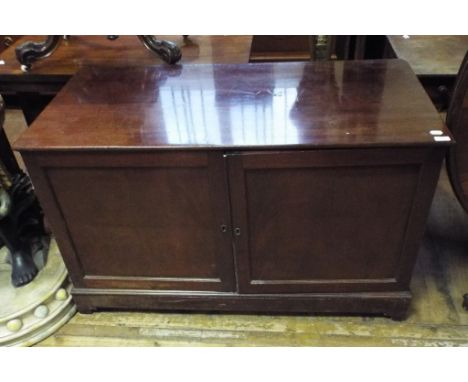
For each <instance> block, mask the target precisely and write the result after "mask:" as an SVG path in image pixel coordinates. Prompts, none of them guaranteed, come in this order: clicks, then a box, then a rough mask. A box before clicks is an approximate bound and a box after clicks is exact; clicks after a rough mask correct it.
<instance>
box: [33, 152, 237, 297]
mask: <svg viewBox="0 0 468 382" xmlns="http://www.w3.org/2000/svg"><path fill="white" fill-rule="evenodd" d="M26 161H27V163H28V167H29V168H30V170H31V173H32V176H33V181H34V182H35V184H36V185H37V189H38V191H39V192H40V194H39V197H40V198H41V202H42V203H43V204H44V208H45V212H46V215H47V216H48V218H49V219H50V220H51V223H52V226H53V228H54V233H55V235H56V236H57V240H58V244H59V246H60V248H61V250H62V252H64V258H65V260H66V262H67V265H68V267H69V268H70V270H71V272H70V273H71V275H72V278H73V282H74V283H75V286H78V287H82V288H83V287H84V288H117V289H153V290H154V289H161V290H194V291H197V290H201V291H204V290H214V291H231V290H233V288H234V270H233V256H232V238H231V235H230V233H229V227H228V226H229V221H230V217H229V201H228V192H227V180H226V169H225V161H224V159H223V157H222V154H217V153H213V154H209V153H187V152H185V153H184V152H169V153H168V152H159V153H154V152H149V153H141V152H134V153H105V152H103V153H95V154H93V153H90V152H88V153H81V154H80V153H77V154H47V155H44V156H40V157H34V158H31V159H29V157H28V156H26ZM52 195H53V196H54V197H52ZM224 225H226V226H227V228H224Z"/></svg>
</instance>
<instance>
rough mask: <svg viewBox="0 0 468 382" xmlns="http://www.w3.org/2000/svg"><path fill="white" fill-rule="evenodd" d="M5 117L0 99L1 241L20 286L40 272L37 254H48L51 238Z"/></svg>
mask: <svg viewBox="0 0 468 382" xmlns="http://www.w3.org/2000/svg"><path fill="white" fill-rule="evenodd" d="M3 115H4V114H3V102H2V99H1V97H0V240H1V242H2V244H3V245H5V246H6V247H7V248H8V250H9V252H10V263H11V266H12V273H11V281H12V284H13V286H15V287H19V286H22V285H25V284H27V283H29V282H31V281H32V280H33V279H34V277H35V276H36V274H37V273H38V268H37V266H36V264H35V262H34V255H35V254H37V253H39V252H40V251H42V253H43V254H44V253H46V252H47V242H48V240H47V237H48V235H47V233H46V230H45V227H44V216H43V212H42V209H41V207H40V205H39V201H38V200H37V197H36V194H35V193H34V190H33V187H32V184H31V180H30V179H29V177H28V176H27V175H26V174H25V173H24V172H23V171H22V170H21V169H20V168H19V166H18V164H17V162H16V160H15V157H14V154H13V152H12V150H11V147H10V144H9V142H8V139H7V137H6V135H5V132H4V130H3V119H4V117H3Z"/></svg>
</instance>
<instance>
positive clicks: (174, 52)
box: [138, 35, 182, 65]
mask: <svg viewBox="0 0 468 382" xmlns="http://www.w3.org/2000/svg"><path fill="white" fill-rule="evenodd" d="M138 38H139V39H140V41H141V42H142V44H143V45H144V46H145V48H147V49H148V50H150V51H152V52H154V53H156V54H157V55H158V56H159V57H161V58H162V59H163V60H164V61H165V62H167V63H168V64H171V65H172V64H175V63H177V62H178V61H180V59H181V58H182V53H181V52H180V49H179V47H178V46H177V45H176V44H174V43H173V42H170V41H166V40H158V39H157V38H156V37H155V36H149V35H145V36H138Z"/></svg>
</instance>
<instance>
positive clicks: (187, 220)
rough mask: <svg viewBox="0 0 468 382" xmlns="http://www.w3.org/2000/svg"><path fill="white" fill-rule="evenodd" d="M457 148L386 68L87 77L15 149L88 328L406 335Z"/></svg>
mask: <svg viewBox="0 0 468 382" xmlns="http://www.w3.org/2000/svg"><path fill="white" fill-rule="evenodd" d="M431 131H432V133H434V131H436V133H437V134H442V135H439V136H437V138H434V136H433V134H431ZM450 144H451V141H450V137H449V133H448V131H447V130H446V128H445V126H444V124H443V123H442V121H441V120H440V118H439V116H438V115H437V113H436V111H435V110H434V108H433V106H432V104H431V103H430V100H429V98H428V97H427V95H426V94H425V93H424V90H423V89H422V87H421V86H420V84H419V82H418V80H417V78H416V77H415V76H414V74H413V73H412V71H411V69H410V67H409V66H408V65H407V64H406V63H405V62H403V61H400V60H379V61H347V62H338V61H337V62H318V63H281V64H280V63H276V64H250V65H232V64H231V65H184V66H182V67H181V68H177V67H168V66H159V67H158V66H156V67H155V66H147V67H144V66H139V67H123V68H109V67H98V66H93V67H89V68H84V69H82V70H81V71H79V72H78V73H77V74H76V76H74V78H73V79H71V80H70V81H69V82H68V84H67V85H66V86H65V88H64V89H63V90H62V91H61V92H60V93H59V94H58V95H57V97H55V99H54V100H53V101H52V103H51V104H50V105H49V107H47V108H46V109H45V110H44V112H43V113H42V114H41V116H40V117H39V118H38V119H37V120H36V121H35V122H34V123H33V125H32V127H31V128H30V129H29V130H28V131H26V132H25V134H23V135H22V137H21V138H20V139H19V140H18V141H17V142H16V144H15V147H16V148H17V149H18V150H20V152H21V154H22V156H23V158H24V160H25V162H26V165H27V167H28V169H29V171H30V173H31V176H32V178H33V181H34V184H35V186H36V189H37V192H38V194H39V197H40V199H41V202H42V204H43V206H44V208H45V211H46V214H47V216H48V219H49V220H50V222H51V225H52V226H53V231H54V233H55V235H56V238H57V242H58V243H59V246H60V249H61V251H62V254H63V257H64V260H65V262H66V264H67V267H68V269H69V272H70V276H71V278H72V281H73V284H74V289H73V295H74V299H75V302H76V303H77V306H78V309H79V310H80V311H82V312H89V311H92V310H94V309H97V308H124V309H156V310H157V309H173V310H214V311H248V312H322V313H355V314H384V315H388V316H391V317H393V318H397V319H398V318H403V317H404V316H405V314H406V311H407V308H408V306H409V303H410V300H411V293H410V291H409V282H410V278H411V273H412V268H413V265H414V261H415V258H416V255H417V252H418V247H419V243H420V240H421V238H422V235H423V232H424V227H425V220H426V217H427V214H428V210H429V206H430V203H431V199H432V196H433V192H434V188H435V184H436V181H437V178H438V175H439V170H440V166H441V162H442V158H443V156H444V155H445V152H446V149H447V147H448V145H450Z"/></svg>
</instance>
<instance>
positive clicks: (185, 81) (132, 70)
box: [16, 60, 448, 150]
mask: <svg viewBox="0 0 468 382" xmlns="http://www.w3.org/2000/svg"><path fill="white" fill-rule="evenodd" d="M64 121H66V123H64ZM91 122H92V123H91ZM202 126H203V128H202ZM431 130H441V131H442V132H443V133H444V134H448V132H447V130H446V128H445V126H444V124H443V123H442V122H441V121H440V119H439V118H437V117H436V118H434V110H433V107H432V105H431V104H430V102H429V99H428V98H427V96H426V95H425V94H424V91H423V89H422V88H421V87H420V85H419V83H418V81H417V79H416V77H415V76H414V74H413V73H412V71H411V69H410V67H409V66H408V64H406V63H405V62H404V61H400V60H377V61H372V60H369V61H365V62H353V61H345V62H336V63H333V62H323V63H283V64H249V65H193V66H190V65H181V66H175V67H168V66H158V67H125V68H109V67H92V68H85V69H84V70H82V71H81V72H79V73H78V74H77V75H76V76H75V77H74V78H73V79H72V80H71V81H70V82H69V83H68V84H67V85H66V87H65V88H64V91H63V92H62V93H61V94H59V95H58V96H57V97H56V98H55V99H54V100H53V101H52V103H51V107H50V108H48V109H47V110H45V111H44V112H43V113H42V115H41V119H40V120H38V121H37V122H36V123H34V127H33V128H32V129H30V130H29V131H28V132H27V133H26V134H24V135H23V136H22V137H21V139H20V140H19V141H18V142H17V143H16V147H17V148H18V149H21V150H34V149H41V150H44V149H62V148H69V149H79V148H87V149H89V148H121V149H129V148H132V147H133V148H134V147H137V148H161V149H164V150H167V149H181V148H191V149H201V148H207V149H213V148H226V147H230V148H280V147H291V146H294V147H353V146H361V147H362V146H383V145H405V144H406V145H418V144H431V143H432V142H433V136H432V135H431V134H430V133H429V132H430V131H431Z"/></svg>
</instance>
